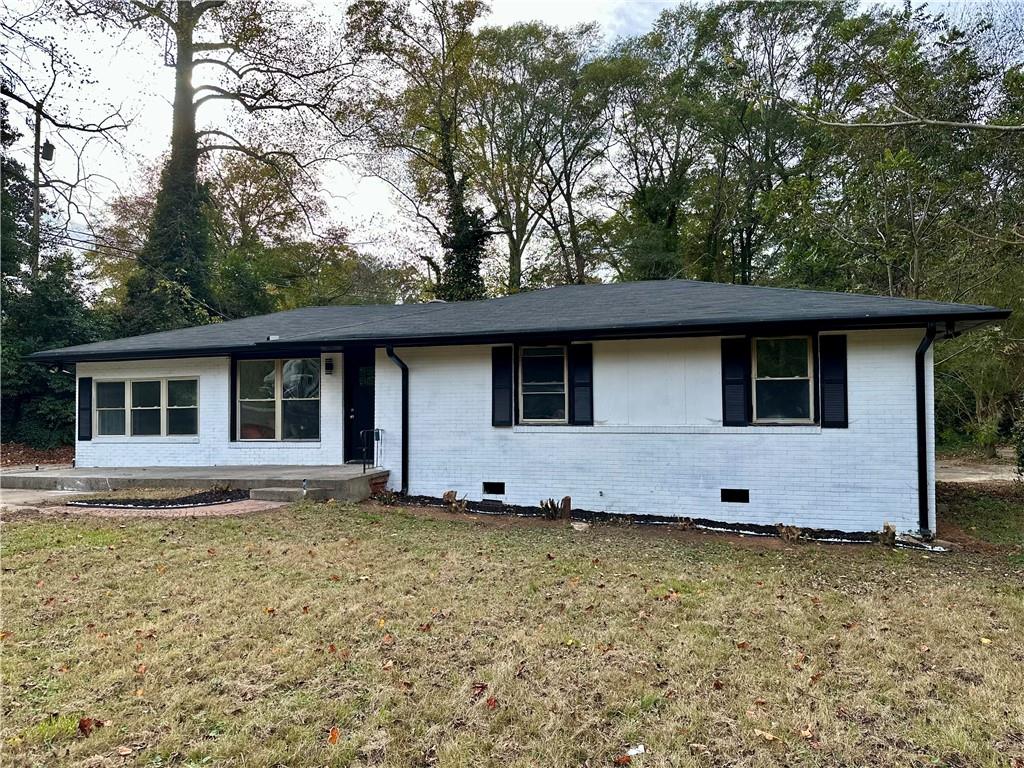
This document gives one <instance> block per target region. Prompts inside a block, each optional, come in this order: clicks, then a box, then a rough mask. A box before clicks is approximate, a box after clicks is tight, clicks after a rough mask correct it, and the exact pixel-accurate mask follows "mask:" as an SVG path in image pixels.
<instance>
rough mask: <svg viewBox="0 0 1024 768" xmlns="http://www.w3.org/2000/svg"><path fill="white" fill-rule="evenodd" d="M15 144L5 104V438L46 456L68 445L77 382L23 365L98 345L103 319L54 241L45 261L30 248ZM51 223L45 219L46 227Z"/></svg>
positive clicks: (1, 234) (27, 205)
mask: <svg viewBox="0 0 1024 768" xmlns="http://www.w3.org/2000/svg"><path fill="white" fill-rule="evenodd" d="M15 139H16V133H15V132H14V131H13V130H12V128H11V126H10V124H9V122H8V118H7V104H6V103H0V143H2V147H3V154H2V157H0V188H2V195H0V238H2V242H0V249H2V252H3V260H2V275H0V336H2V337H3V344H2V345H0V376H2V379H0V389H2V390H3V397H2V398H0V432H2V433H3V437H4V439H5V440H7V441H19V442H25V443H28V444H30V445H32V446H34V447H39V448H47V447H52V446H54V445H60V444H65V443H70V442H71V441H72V438H73V436H72V428H73V426H74V423H75V416H74V410H73V408H72V397H73V394H74V391H75V379H74V376H73V375H71V374H69V373H68V372H66V371H59V370H57V371H52V370H50V369H48V368H46V367H44V366H41V365H37V364H36V363H33V362H29V361H27V360H25V356H26V355H28V354H29V353H30V352H36V351H38V350H40V349H49V348H52V347H64V346H68V345H72V344H82V343H86V342H89V341H95V340H96V339H97V338H98V337H99V336H100V335H101V334H102V332H103V328H102V322H101V318H100V317H98V316H97V314H96V313H93V312H90V311H89V309H88V307H87V305H86V301H85V295H84V289H83V286H82V282H81V280H80V279H79V276H78V270H77V265H76V264H75V262H74V260H73V259H72V257H71V255H70V253H68V252H67V251H66V250H62V249H61V248H60V247H59V245H57V244H55V243H54V240H53V239H52V238H49V237H45V236H44V237H43V238H42V249H41V257H40V258H39V261H38V263H36V262H35V260H36V254H37V251H36V249H35V244H34V243H33V241H32V209H33V205H32V191H33V190H32V184H31V181H30V179H29V176H28V173H27V172H26V169H25V167H24V166H23V165H22V164H21V163H19V162H17V161H16V160H14V159H13V158H12V157H11V156H10V154H9V152H8V150H9V148H10V147H11V145H12V144H13V143H14V141H15ZM48 219H49V214H48V211H46V210H45V209H44V211H43V218H42V220H43V222H44V223H46V222H47V220H48Z"/></svg>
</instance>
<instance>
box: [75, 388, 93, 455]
mask: <svg viewBox="0 0 1024 768" xmlns="http://www.w3.org/2000/svg"><path fill="white" fill-rule="evenodd" d="M78 439H79V440H92V376H82V377H81V378H79V379H78Z"/></svg>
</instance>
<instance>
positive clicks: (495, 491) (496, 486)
mask: <svg viewBox="0 0 1024 768" xmlns="http://www.w3.org/2000/svg"><path fill="white" fill-rule="evenodd" d="M484 493H486V494H488V495H493V496H504V495H505V484H504V483H488V482H485V483H484Z"/></svg>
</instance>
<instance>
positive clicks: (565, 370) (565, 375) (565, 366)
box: [517, 344, 569, 424]
mask: <svg viewBox="0 0 1024 768" xmlns="http://www.w3.org/2000/svg"><path fill="white" fill-rule="evenodd" d="M528 349H560V350H562V386H563V390H562V398H563V402H564V407H563V409H562V410H563V412H564V413H565V417H564V418H561V419H527V418H525V417H524V416H523V414H524V413H525V411H524V410H523V395H524V394H525V393H524V392H523V353H524V352H525V351H526V350H528ZM517 362H518V363H519V375H518V379H519V382H518V383H519V394H518V400H519V423H520V424H568V423H569V348H568V347H567V346H566V345H564V344H529V345H526V346H522V347H520V348H519V359H518V361H517ZM536 394H555V393H553V392H552V393H536Z"/></svg>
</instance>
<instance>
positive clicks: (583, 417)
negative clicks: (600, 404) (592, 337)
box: [569, 344, 594, 427]
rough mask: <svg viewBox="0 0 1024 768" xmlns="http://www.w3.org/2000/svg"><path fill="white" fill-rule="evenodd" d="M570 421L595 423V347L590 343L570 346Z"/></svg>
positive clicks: (590, 424)
mask: <svg viewBox="0 0 1024 768" xmlns="http://www.w3.org/2000/svg"><path fill="white" fill-rule="evenodd" d="M569 382H570V387H569V422H570V423H571V424H577V425H580V426H586V427H589V426H592V425H593V423H594V348H593V346H592V345H590V344H573V345H571V346H570V347H569Z"/></svg>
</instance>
